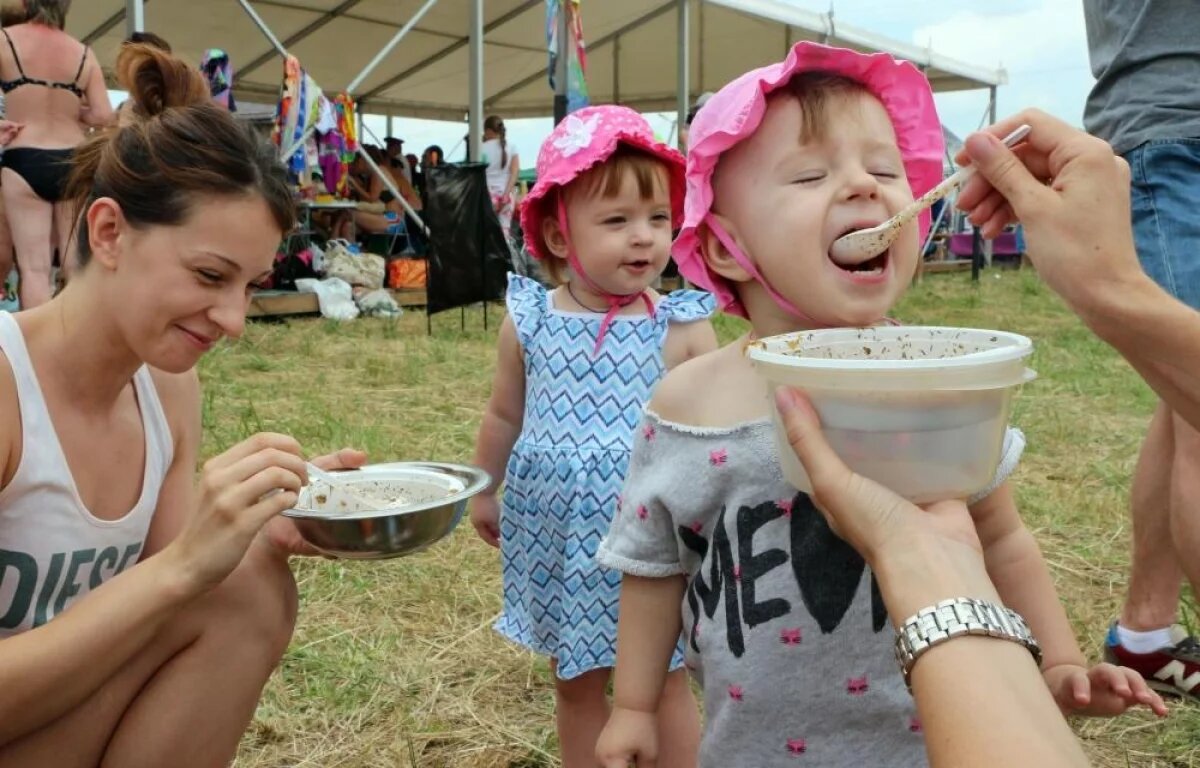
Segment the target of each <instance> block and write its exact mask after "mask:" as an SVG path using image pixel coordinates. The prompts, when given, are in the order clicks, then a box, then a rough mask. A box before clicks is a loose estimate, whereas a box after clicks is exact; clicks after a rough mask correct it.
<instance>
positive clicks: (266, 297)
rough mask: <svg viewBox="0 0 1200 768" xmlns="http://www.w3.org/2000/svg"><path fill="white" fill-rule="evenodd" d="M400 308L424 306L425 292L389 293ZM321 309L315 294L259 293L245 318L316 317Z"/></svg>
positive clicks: (252, 300) (293, 292) (412, 290)
mask: <svg viewBox="0 0 1200 768" xmlns="http://www.w3.org/2000/svg"><path fill="white" fill-rule="evenodd" d="M389 293H391V294H392V298H394V299H395V300H396V303H397V304H399V305H400V306H402V307H423V306H425V301H426V299H425V291H424V289H421V288H412V289H408V288H406V289H403V290H398V291H389ZM320 313H321V308H320V306H319V304H318V303H317V295H316V294H315V293H299V292H298V291H259V292H258V293H255V294H254V295H253V296H252V297H251V298H250V309H249V310H247V311H246V317H286V316H288V315H317V314H320Z"/></svg>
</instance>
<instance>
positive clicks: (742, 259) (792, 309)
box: [704, 215, 825, 327]
mask: <svg viewBox="0 0 1200 768" xmlns="http://www.w3.org/2000/svg"><path fill="white" fill-rule="evenodd" d="M704 223H705V224H706V225H707V226H708V228H709V229H710V230H711V231H712V233H713V234H714V235H716V236H717V239H718V240H720V241H721V245H723V246H725V250H727V251H729V255H730V256H732V257H733V260H734V261H736V262H737V263H738V266H739V267H741V268H742V269H744V270H746V271H747V272H749V273H750V276H751V277H753V278H754V280H755V281H756V282H757V283H758V284H759V285H761V286H762V287H763V288H766V289H767V293H768V294H769V295H770V297H771V298H772V299H774V300H775V303H776V304H777V305H779V308H780V309H782V310H783V311H784V312H787V313H788V314H789V315H791V316H792V317H795V318H796V319H797V320H801V321H803V322H806V323H810V324H812V325H815V326H818V327H825V326H824V324H823V323H818V322H817V321H816V320H814V319H813V318H811V317H809V316H808V315H806V314H804V313H803V312H801V311H800V310H798V309H796V306H795V305H794V304H792V302H790V301H788V300H787V299H785V298H784V297H783V295H782V294H780V293H779V291H777V290H775V289H774V288H773V287H772V286H771V284H770V283H768V282H767V278H765V277H763V274H762V272H759V271H758V267H756V266H754V262H752V261H750V258H749V257H748V256H746V254H745V252H744V251H742V249H741V248H739V247H738V245H737V243H735V242H734V241H733V238H732V237H730V236H729V233H728V232H726V231H725V228H724V227H722V226H721V225H720V224H719V223H718V222H717V219H716V217H715V216H712V215H705V217H704Z"/></svg>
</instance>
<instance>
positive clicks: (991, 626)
mask: <svg viewBox="0 0 1200 768" xmlns="http://www.w3.org/2000/svg"><path fill="white" fill-rule="evenodd" d="M969 635H974V636H976V637H995V638H999V639H1002V640H1012V641H1013V642H1016V643H1020V644H1021V645H1023V646H1025V648H1027V649H1028V650H1029V652H1030V653H1031V654H1033V659H1034V662H1035V663H1036V664H1037V665H1038V666H1039V667H1040V666H1041V663H1042V649H1041V647H1040V646H1039V645H1038V644H1037V640H1035V639H1034V637H1033V633H1032V632H1030V630H1029V625H1028V624H1026V623H1025V619H1023V618H1021V615H1020V614H1019V613H1017V612H1016V611H1013V610H1011V609H1009V608H1006V607H1005V606H1003V605H1000V604H998V603H990V602H985V601H983V600H976V599H975V598H971V597H954V598H950V599H948V600H942V601H941V602H940V603H937V604H936V605H931V606H929V607H928V608H922V609H921V610H919V611H917V612H916V613H915V614H913V615H912V616H910V617H909V618H908V619H907V620H905V621H904V623H903V624H901V625H900V627H899V628H898V629H897V630H896V662H897V663H898V664H899V665H900V669H901V671H902V672H903V673H904V684H905V685H906V686H908V687H909V689H910V690H911V689H912V669H913V666H914V665H915V664H916V661H917V659H919V658H920V657H921V656H922V655H923V654H924V653H925V652H926V651H928V650H929V649H930V648H932V647H933V646H935V645H938V644H940V643H943V642H945V641H947V640H952V639H953V638H956V637H964V636H969Z"/></svg>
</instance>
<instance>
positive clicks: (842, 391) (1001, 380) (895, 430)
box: [747, 326, 1036, 504]
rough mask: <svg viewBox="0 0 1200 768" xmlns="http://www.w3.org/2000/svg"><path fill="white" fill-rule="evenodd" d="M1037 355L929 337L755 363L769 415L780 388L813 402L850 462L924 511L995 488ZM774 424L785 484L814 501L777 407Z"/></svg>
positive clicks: (988, 334)
mask: <svg viewBox="0 0 1200 768" xmlns="http://www.w3.org/2000/svg"><path fill="white" fill-rule="evenodd" d="M1032 353H1033V343H1032V342H1031V341H1030V340H1029V339H1028V338H1026V337H1024V336H1018V335H1017V334H1013V333H1004V332H1001V331H989V330H978V329H970V328H939V327H927V326H894V327H880V328H835V329H828V330H818V331H800V332H797V333H788V334H783V335H780V336H772V337H770V338H766V339H762V340H760V341H755V342H753V343H751V345H750V347H749V349H748V351H747V354H748V355H749V356H750V360H751V361H752V362H753V364H754V367H755V368H756V369H757V371H758V373H759V374H760V375H761V376H762V377H763V378H764V379H765V380H766V382H767V386H768V390H769V394H770V395H772V397H771V401H772V404H773V403H774V397H773V395H774V391H775V388H776V387H778V386H780V385H786V386H792V387H797V388H799V389H802V390H804V391H805V393H806V394H807V395H808V397H809V400H810V401H811V402H812V404H813V407H814V408H815V409H816V411H817V414H818V415H819V416H820V417H821V425H822V427H823V429H824V432H825V436H826V437H827V438H828V440H829V443H830V445H832V446H833V449H834V450H835V451H837V453H838V455H839V456H840V457H841V458H842V460H843V461H845V462H846V464H847V465H848V466H849V467H850V468H851V469H852V470H854V471H855V472H857V473H859V474H861V475H863V476H865V477H869V478H870V479H872V480H875V481H876V482H879V483H881V484H883V485H884V486H885V487H888V488H891V489H892V490H894V491H895V492H896V493H898V494H900V495H901V496H903V497H905V498H907V499H909V500H911V501H913V502H915V503H917V504H925V503H929V502H933V501H940V500H943V499H950V498H967V497H969V496H971V495H972V494H975V493H977V492H979V491H981V490H983V489H985V488H986V487H987V486H988V485H989V483H990V482H991V480H992V477H993V476H994V474H995V472H996V467H997V466H998V465H999V463H1000V456H1001V450H1002V448H1003V445H1004V431H1005V428H1006V427H1007V426H1008V418H1009V414H1010V412H1011V407H1012V397H1013V394H1014V393H1015V392H1016V389H1017V387H1019V386H1020V385H1021V384H1023V383H1025V382H1027V381H1031V380H1032V379H1034V378H1035V377H1036V374H1035V373H1034V372H1033V371H1031V370H1029V369H1028V368H1026V367H1025V360H1026V358H1028V357H1029V355H1030V354H1032ZM772 417H773V419H774V422H775V437H776V443H777V445H778V452H779V457H780V463H781V464H782V467H783V474H784V476H785V477H786V478H787V479H788V481H789V482H790V483H792V484H793V485H795V486H796V487H797V488H799V489H800V490H802V491H805V492H807V493H811V491H812V486H811V484H810V483H809V479H808V476H807V475H806V474H805V472H804V468H803V467H802V466H801V465H800V462H799V460H798V459H797V458H796V455H795V453H794V452H793V451H792V449H791V446H790V445H789V444H788V440H787V435H786V433H785V431H784V428H783V424H782V421H781V419H780V416H779V412H778V411H777V410H775V409H774V405H772Z"/></svg>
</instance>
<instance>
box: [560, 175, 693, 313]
mask: <svg viewBox="0 0 1200 768" xmlns="http://www.w3.org/2000/svg"><path fill="white" fill-rule="evenodd" d="M655 177H656V178H655V181H654V184H653V185H652V193H651V194H650V196H649V197H643V196H642V194H641V192H640V190H639V189H638V182H637V177H636V176H635V174H634V173H633V172H632V171H630V172H626V173H625V174H624V175H623V178H622V179H621V183H620V187H619V189H618V190H617V192H616V194H615V195H611V196H605V195H603V194H601V193H600V192H599V191H596V192H595V193H587V192H582V191H581V192H580V193H578V194H575V195H570V196H568V198H567V228H568V229H569V230H570V238H571V243H572V245H573V246H574V248H575V254H576V255H577V256H578V257H579V263H580V264H581V265H582V266H583V269H584V271H585V272H587V275H588V277H589V278H591V280H592V282H594V283H595V284H596V285H597V286H599V287H600V288H602V289H603V290H605V291H608V292H609V293H612V294H617V295H622V296H623V295H628V294H636V293H641V292H642V291H644V290H646V288H648V287H649V286H650V284H651V283H653V282H654V280H655V278H657V277H658V276H659V275H660V274H662V271H663V270H664V269H666V266H667V260H668V259H669V258H670V256H671V200H670V195H669V192H668V184H669V180H668V177H667V171H666V169H665V168H658V169H656V171H655ZM546 225H547V229H548V230H551V231H550V232H547V233H546V242H547V244H548V245H549V246H550V248H551V250H552V251H553V252H554V253H555V255H556V257H557V258H563V259H565V258H566V255H567V253H566V248H565V243H563V241H562V237H561V235H560V234H559V230H558V224H557V222H554V221H550V220H547V222H546ZM572 285H573V286H576V287H578V288H580V289H584V290H587V289H588V286H587V284H586V282H584V281H583V280H581V279H579V278H578V277H573V278H572Z"/></svg>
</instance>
